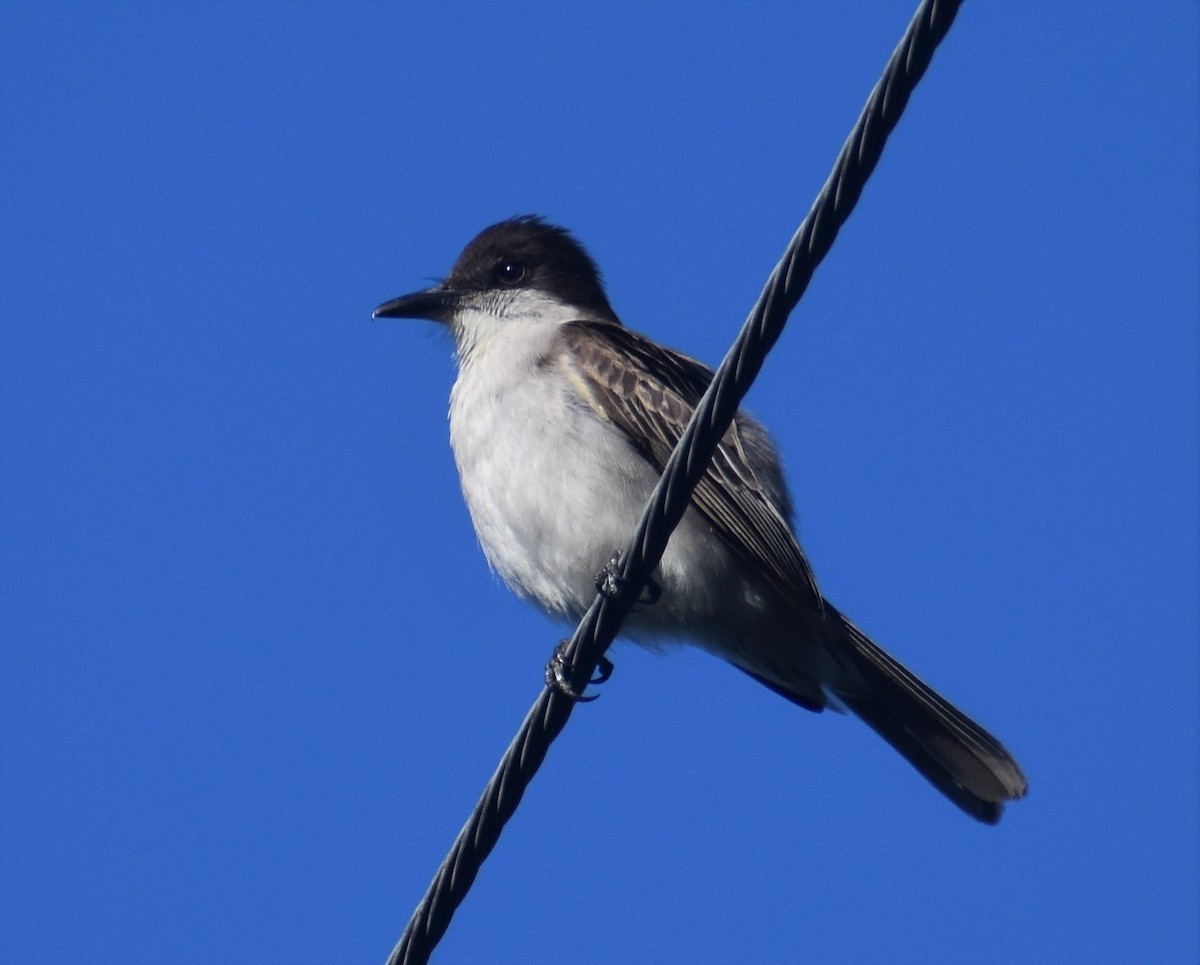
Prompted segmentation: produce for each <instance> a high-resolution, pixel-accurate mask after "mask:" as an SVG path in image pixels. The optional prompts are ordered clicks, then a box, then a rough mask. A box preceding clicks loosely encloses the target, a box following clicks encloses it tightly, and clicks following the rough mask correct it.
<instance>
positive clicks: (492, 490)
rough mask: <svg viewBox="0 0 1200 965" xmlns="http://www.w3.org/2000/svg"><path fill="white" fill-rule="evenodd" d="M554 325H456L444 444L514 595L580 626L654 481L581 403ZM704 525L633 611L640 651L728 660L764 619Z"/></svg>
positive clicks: (618, 436)
mask: <svg viewBox="0 0 1200 965" xmlns="http://www.w3.org/2000/svg"><path fill="white" fill-rule="evenodd" d="M559 322H560V320H559V319H554V318H542V319H536V318H531V317H529V316H525V317H522V318H519V319H518V318H513V317H510V318H508V319H504V320H498V319H497V318H496V317H495V316H493V315H481V316H478V317H475V318H472V317H469V316H468V317H465V318H463V319H460V320H459V322H458V325H459V326H460V327H461V331H460V332H458V333H457V334H458V340H459V347H460V351H459V355H460V358H459V375H458V380H457V381H456V382H455V385H454V389H453V391H452V393H451V396H450V442H451V447H452V448H453V450H454V457H455V460H456V462H457V463H458V470H459V475H460V477H461V481H462V487H463V494H464V496H465V497H466V501H467V506H468V508H469V509H470V512H471V518H472V520H473V522H474V525H475V532H476V534H477V535H478V538H479V542H480V544H481V546H482V547H483V551H484V553H485V554H486V556H487V558H488V561H489V563H490V564H491V566H492V567H493V568H494V569H495V570H496V572H497V573H499V574H500V576H501V577H502V578H503V579H504V581H505V582H506V583H507V584H508V585H509V587H511V588H512V589H513V591H514V592H516V593H517V594H518V595H520V596H522V597H524V598H526V599H529V600H531V601H533V602H535V603H537V604H538V605H539V606H541V607H542V608H543V609H545V610H547V611H549V612H551V613H553V614H556V615H560V616H563V617H566V618H568V619H571V620H574V619H578V617H579V616H580V615H582V613H583V611H584V610H585V609H586V608H587V607H588V606H589V605H590V604H591V601H592V599H593V598H594V597H595V594H596V575H597V574H598V573H599V572H600V571H601V570H602V569H603V567H604V566H605V564H606V563H607V562H608V561H609V559H610V558H611V557H612V555H613V553H614V552H617V551H619V550H623V549H624V548H625V547H626V545H627V544H628V542H629V539H630V537H631V536H632V534H633V530H634V526H635V525H636V523H637V520H638V519H639V517H640V515H641V512H642V509H643V507H644V506H645V503H646V500H647V498H648V497H649V495H650V492H651V490H652V489H653V487H654V485H655V483H656V482H657V481H658V474H657V472H655V471H654V469H653V468H652V467H651V466H650V465H649V464H648V463H647V462H646V461H645V460H644V459H643V458H642V457H641V456H640V455H638V454H637V453H636V451H635V450H634V449H633V448H632V447H631V446H630V444H629V443H628V441H627V440H626V439H625V437H624V436H623V435H622V433H621V432H619V431H618V430H617V429H616V428H615V427H614V426H612V425H611V424H610V423H608V422H606V421H604V420H603V419H602V418H601V417H600V416H598V415H597V414H596V413H595V412H594V410H592V409H591V408H590V407H589V406H588V405H587V403H586V402H584V401H583V399H582V397H581V394H580V393H579V391H578V390H577V389H576V383H575V381H574V379H575V378H577V376H574V375H573V372H572V370H571V365H570V359H569V356H567V355H566V354H565V349H564V348H563V347H562V345H561V343H559V342H558V340H557V339H556V331H557V327H558V324H559ZM742 571H743V568H742V567H740V566H739V565H737V563H736V561H735V560H734V559H733V558H732V556H731V554H730V552H729V550H728V548H727V547H726V545H725V544H724V543H723V542H722V541H721V540H720V539H718V538H717V537H716V535H715V534H714V533H713V532H712V529H711V527H710V526H709V525H708V524H707V522H706V521H705V520H704V519H703V518H702V517H701V516H700V515H699V514H698V513H696V512H694V511H689V513H688V515H687V516H685V518H684V521H683V523H682V525H681V526H680V527H679V528H678V529H677V530H676V531H675V534H674V535H673V536H672V538H671V542H670V544H669V546H668V549H667V553H666V554H665V555H664V557H663V560H662V563H661V564H660V568H659V571H658V572H657V573H656V574H655V580H656V581H657V582H658V583H659V585H660V587H661V589H662V596H661V599H660V600H659V602H657V603H656V604H655V605H653V606H650V607H645V608H643V609H641V610H640V612H638V613H636V614H633V615H631V618H630V619H629V620H628V621H627V623H626V628H627V632H628V634H629V635H631V636H633V637H634V638H635V639H638V640H639V641H640V642H653V641H655V640H658V639H661V638H664V637H668V638H679V637H690V638H692V639H693V640H695V642H697V643H700V644H701V645H706V646H708V647H710V648H711V649H716V650H719V651H722V652H727V651H728V650H729V648H730V645H731V644H732V643H733V641H731V640H730V639H729V633H728V631H729V630H730V629H731V628H732V627H734V626H736V627H737V628H738V629H739V630H740V631H741V632H740V633H739V634H738V635H739V636H741V635H743V634H744V633H745V631H746V630H747V629H748V628H749V627H750V626H752V625H753V624H754V623H756V622H757V620H755V619H754V617H755V616H756V615H759V616H761V615H762V612H763V610H764V608H765V607H766V605H767V604H766V601H765V600H764V599H763V587H762V586H760V585H756V584H754V583H752V582H751V581H748V580H747V579H746V577H745V576H744V575H743V572H742Z"/></svg>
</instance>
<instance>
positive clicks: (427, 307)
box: [374, 215, 617, 322]
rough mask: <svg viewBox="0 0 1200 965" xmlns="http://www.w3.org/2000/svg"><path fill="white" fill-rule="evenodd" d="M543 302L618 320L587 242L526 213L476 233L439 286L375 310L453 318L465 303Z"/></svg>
mask: <svg viewBox="0 0 1200 965" xmlns="http://www.w3.org/2000/svg"><path fill="white" fill-rule="evenodd" d="M522 296H524V297H522ZM537 301H543V302H547V303H556V304H558V305H560V306H565V307H569V308H570V309H572V310H574V312H575V313H576V314H577V315H578V316H579V317H580V318H590V319H597V320H604V321H611V322H616V321H617V317H616V315H615V314H614V313H613V310H612V307H611V306H610V305H609V303H608V297H607V296H606V295H605V293H604V286H603V284H602V283H601V281H600V271H599V269H598V268H597V267H596V263H595V262H594V261H592V258H591V256H590V255H589V254H588V253H587V251H586V250H584V247H583V245H581V244H580V243H579V242H578V241H576V240H575V238H574V237H573V236H572V235H571V233H570V232H569V231H567V230H566V229H565V228H560V227H558V226H557V225H552V224H549V223H547V222H546V221H545V220H543V219H542V218H540V217H538V216H536V215H523V216H521V217H518V218H510V219H509V220H507V221H501V222H499V223H498V224H494V225H492V226H491V227H489V228H485V229H484V230H483V231H481V232H480V233H479V234H478V235H476V236H475V238H474V239H473V240H472V241H471V243H470V244H468V245H467V247H466V248H464V249H463V252H462V254H461V255H459V256H458V260H457V261H456V262H455V263H454V266H453V267H452V268H451V269H450V273H449V274H448V275H447V276H446V278H445V279H444V280H443V281H442V282H441V283H440V284H439V285H435V286H434V287H433V288H430V289H428V290H426V291H423V292H415V293H414V294H412V295H405V296H403V297H402V298H397V299H394V300H393V301H390V302H387V303H385V304H383V305H380V306H379V307H378V308H377V309H375V313H374V314H375V317H376V318H381V317H382V318H430V319H433V320H435V321H442V322H449V321H451V320H452V319H453V317H454V316H455V314H456V312H458V311H459V310H461V309H462V308H463V307H464V305H470V306H474V307H481V306H491V307H494V308H495V309H496V310H497V311H498V312H499V311H500V310H502V309H503V308H504V307H505V306H512V307H514V308H519V307H520V306H530V305H532V304H534V303H535V302H537Z"/></svg>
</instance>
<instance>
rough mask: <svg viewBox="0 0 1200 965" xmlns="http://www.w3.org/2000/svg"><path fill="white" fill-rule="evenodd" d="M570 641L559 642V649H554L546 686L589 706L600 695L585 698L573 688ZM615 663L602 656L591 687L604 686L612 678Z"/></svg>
mask: <svg viewBox="0 0 1200 965" xmlns="http://www.w3.org/2000/svg"><path fill="white" fill-rule="evenodd" d="M569 642H570V641H568V640H562V641H559V644H558V646H557V647H555V648H554V656H553V657H551V658H550V662H549V663H548V664H546V686H547V687H549V688H550V689H552V690H557V691H558V692H559V693H560V694H562V695H563V696H564V697H568V698H570V699H571V700H574V701H576V702H577V703H581V704H589V703H591V702H592V701H593V700H595V699H596V698H597V697H599V696H600V695H599V694H593V695H592V696H590V697H587V696H584V695H583V694H581V693H580V692H579V691H577V690H576V689H575V688H574V687H572V686H571V681H570V679H568V677H567V659H566V657H567V644H568V643H569ZM612 672H613V663H612V661H611V660H609V659H608V657H605V656H603V655H601V657H600V660H599V661H598V662H597V664H596V676H594V677H593V678H592V679H591V680H589V681H588V684H589V685H594V684H602V683H604V682H605V681H606V680H608V678H609V677H611V676H612Z"/></svg>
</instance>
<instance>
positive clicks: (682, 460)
mask: <svg viewBox="0 0 1200 965" xmlns="http://www.w3.org/2000/svg"><path fill="white" fill-rule="evenodd" d="M961 5H962V0H924V2H922V3H921V5H920V7H918V9H917V12H916V14H915V16H914V17H913V20H912V22H911V23H910V24H909V26H908V29H907V30H906V31H905V34H904V37H903V39H902V40H901V41H900V44H899V46H897V48H896V50H895V51H894V52H893V54H892V56H891V59H890V60H889V61H888V65H887V67H886V68H885V70H884V73H883V76H882V77H881V78H880V79H879V82H878V83H877V84H876V85H875V88H874V90H872V92H871V96H870V97H869V98H868V100H867V103H866V106H865V107H864V108H863V110H862V113H861V114H860V115H859V117H858V120H857V121H856V122H855V125H854V129H853V130H852V131H851V132H850V136H849V138H847V140H846V143H845V144H844V145H843V146H842V150H841V152H840V153H839V155H838V158H837V161H836V162H835V164H834V167H833V170H832V172H831V173H830V175H829V178H828V180H826V182H825V185H824V186H823V187H822V189H821V192H820V194H819V195H818V196H817V200H816V201H815V202H814V203H813V206H812V208H811V209H810V210H809V212H808V215H807V216H806V217H805V218H804V221H803V223H802V224H801V225H800V227H799V229H798V230H797V231H796V234H795V235H794V236H793V238H792V240H791V242H790V243H789V244H788V247H787V251H786V252H785V253H784V256H783V258H782V260H781V261H780V262H779V264H778V265H776V266H775V269H774V271H772V272H771V276H770V278H769V279H768V280H767V283H766V286H765V287H764V289H763V292H762V294H761V295H759V297H758V301H757V302H756V303H755V305H754V308H753V309H752V310H751V312H750V316H749V318H747V320H746V323H745V325H744V326H743V327H742V330H741V332H740V333H739V335H738V337H737V340H736V341H735V342H734V344H733V346H732V347H731V348H730V350H729V352H728V353H727V354H726V356H725V359H724V361H722V362H721V366H720V368H719V369H718V370H717V373H716V375H715V377H714V378H713V381H712V384H711V385H710V386H709V388H708V391H707V392H705V393H704V396H703V398H701V400H700V402H699V404H698V405H697V407H696V411H695V413H693V415H692V419H691V421H690V422H689V423H688V426H687V429H686V430H685V431H684V433H683V436H682V437H681V438H680V440H679V444H678V445H677V446H676V447H675V451H674V452H673V453H672V455H671V458H670V460H668V462H667V465H666V468H665V469H664V470H663V474H662V478H661V479H660V480H659V482H658V485H657V486H656V487H655V489H654V492H653V494H652V495H651V497H650V500H649V502H648V504H647V506H646V509H645V512H644V513H643V514H642V518H641V521H640V522H639V523H638V527H637V530H636V532H635V534H634V537H633V540H632V541H631V543H630V546H629V548H628V549H627V550H626V551H625V553H624V554H622V557H621V563H620V577H619V579H617V580H616V581H615V586H614V588H613V591H612V592H609V593H599V594H597V596H596V599H595V600H594V601H593V602H592V605H591V607H589V609H588V611H587V613H586V614H584V617H583V619H582V620H581V621H580V623H579V626H578V627H577V628H576V630H575V633H574V635H573V636H572V637H571V639H570V641H569V642H568V643H567V645H566V648H565V649H564V650H563V664H564V667H565V670H566V675H567V677H568V679H569V680H570V683H571V686H572V687H573V688H574V689H575V690H576V691H577V692H579V691H582V689H583V688H584V687H585V686H586V685H587V682H588V680H589V679H590V678H591V676H592V674H593V673H594V672H595V670H596V666H597V664H598V663H599V660H600V658H601V657H602V656H603V655H604V651H605V650H606V649H607V648H608V646H609V644H611V643H612V641H613V638H614V637H615V636H616V635H617V632H618V630H619V629H620V626H621V621H622V620H623V619H624V618H625V615H626V614H627V613H628V612H629V609H630V607H631V606H632V605H633V604H634V603H635V602H636V600H637V597H638V595H639V594H640V593H641V591H642V587H643V586H644V584H645V582H646V580H647V578H648V577H649V575H650V574H651V573H652V572H653V571H654V568H655V567H656V566H657V565H658V562H659V559H660V558H661V557H662V554H663V552H664V550H665V549H666V546H667V540H668V539H669V538H670V535H671V532H672V531H673V530H674V529H675V527H676V526H677V525H678V524H679V521H680V520H681V519H682V518H683V514H684V512H685V510H686V509H687V506H688V503H689V501H690V499H691V494H692V490H693V489H695V487H696V484H697V483H698V482H699V481H700V478H701V477H702V476H703V475H704V471H705V469H706V468H707V466H708V463H709V460H710V459H711V458H712V455H713V452H714V451H715V450H716V448H717V444H718V443H719V442H720V440H721V438H722V437H723V436H724V434H725V431H726V429H728V428H729V425H730V423H731V422H732V421H733V417H734V415H735V414H736V412H737V410H738V406H739V405H740V404H741V401H742V399H743V398H744V397H745V395H746V393H747V392H748V391H749V390H750V386H751V384H752V383H753V382H754V379H755V377H756V376H757V375H758V373H759V370H760V369H761V368H762V365H763V362H764V360H765V359H766V355H767V352H769V351H770V350H771V348H772V346H774V344H775V342H776V341H778V339H779V336H780V334H781V333H782V331H783V326H784V324H785V323H786V322H787V317H788V314H789V313H790V312H791V310H792V309H793V308H794V307H795V306H796V303H797V302H799V300H800V297H801V296H802V295H803V294H804V290H805V289H806V288H807V287H808V283H809V281H810V280H811V278H812V275H813V272H814V271H815V270H816V267H817V265H818V264H820V262H821V260H822V259H823V258H824V257H825V255H826V254H827V253H828V251H829V249H830V248H831V247H832V245H833V242H834V239H835V238H836V237H837V234H838V231H839V230H840V229H841V227H842V225H843V224H845V222H846V219H847V218H848V217H849V216H850V212H851V211H852V210H853V209H854V205H855V204H856V203H857V201H858V198H859V196H860V195H861V194H862V190H863V186H864V185H865V184H866V181H867V178H868V177H870V175H871V172H872V171H874V170H875V165H876V164H878V163H879V159H880V157H881V156H882V154H883V148H884V146H885V144H886V143H887V138H888V136H889V135H890V134H891V132H892V130H893V128H895V126H896V123H897V122H898V121H899V119H900V115H901V114H902V113H903V111H904V108H905V105H907V103H908V99H909V96H910V95H911V94H912V92H913V90H914V89H915V88H916V86H917V83H918V82H919V81H920V79H921V77H922V76H923V75H924V73H925V70H926V68H928V66H929V62H930V60H931V59H932V57H933V52H934V50H936V49H937V46H938V45H939V44H940V43H941V42H942V40H943V39H944V38H945V36H946V34H947V32H948V31H949V30H950V26H951V24H952V23H953V22H954V17H955V15H956V14H957V13H958V8H959V7H960V6H961ZM574 708H575V701H574V700H572V699H570V698H569V697H566V696H564V695H563V694H562V693H560V692H559V691H558V690H557V689H554V688H552V687H549V686H548V687H546V688H545V689H544V690H543V691H542V693H541V695H540V696H539V697H538V699H537V701H536V702H535V703H534V705H533V707H532V708H531V709H530V711H529V713H528V715H526V717H525V720H524V722H523V723H522V724H521V727H520V730H519V731H518V732H517V736H516V737H515V738H513V742H512V743H511V744H510V745H509V747H508V750H507V751H505V753H504V757H503V758H502V759H501V761H500V765H499V767H498V768H497V770H496V773H495V774H493V775H492V779H491V780H490V781H489V782H488V785H487V787H486V788H485V789H484V792H483V795H482V797H481V798H480V799H479V802H478V803H477V804H476V806H475V809H474V811H473V812H472V813H471V816H470V818H469V819H468V820H467V823H466V824H465V825H464V826H463V829H462V830H461V831H460V832H459V834H458V838H457V839H456V840H455V842H454V845H453V847H452V848H451V850H450V853H449V854H448V855H447V856H446V858H445V860H444V861H443V862H442V865H441V867H440V868H439V869H438V872H437V875H436V876H435V877H434V879H433V882H432V884H430V886H429V889H428V891H426V893H425V896H424V897H423V898H422V899H421V903H420V904H419V905H418V906H417V908H416V910H415V911H414V912H413V916H412V918H411V919H410V920H409V923H408V926H407V928H406V929H405V931H404V934H403V936H402V937H401V938H400V941H399V942H398V943H397V945H396V947H395V948H394V949H393V950H392V953H391V955H390V956H389V957H388V965H421V963H424V962H427V961H428V960H429V956H430V955H431V954H432V952H433V949H434V948H435V947H436V946H437V943H438V942H439V941H440V940H441V938H442V936H443V935H444V934H445V932H446V929H447V928H448V927H449V925H450V919H451V918H452V917H453V915H454V912H455V910H456V909H457V908H458V906H459V904H460V903H461V902H462V900H463V898H465V897H466V894H467V892H468V891H469V890H470V887H471V884H472V883H473V882H474V880H475V876H476V875H477V874H478V873H479V869H480V867H481V866H482V864H483V862H484V860H485V859H486V858H487V856H488V855H489V854H490V853H491V850H492V848H493V847H495V845H496V842H497V841H498V840H499V838H500V832H501V831H502V830H503V828H504V825H505V824H506V823H507V822H508V819H509V818H510V817H512V815H513V814H514V813H515V811H516V809H517V805H518V804H520V802H521V798H522V796H523V795H524V793H525V788H526V787H527V786H528V785H529V782H530V781H531V780H532V779H533V776H534V774H536V773H537V770H538V768H539V767H540V766H541V763H542V761H543V760H544V759H545V757H546V752H547V751H548V750H549V748H550V744H551V742H552V741H553V740H554V738H555V737H557V736H558V734H559V732H560V731H561V730H562V729H563V727H565V726H566V723H567V720H568V718H569V717H570V716H571V711H572V710H573V709H574Z"/></svg>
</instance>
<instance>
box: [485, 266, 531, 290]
mask: <svg viewBox="0 0 1200 965" xmlns="http://www.w3.org/2000/svg"><path fill="white" fill-rule="evenodd" d="M492 274H493V276H494V277H495V279H496V281H497V282H499V283H500V284H501V285H509V286H511V285H519V284H520V283H521V282H522V281H523V280H524V278H525V274H526V269H525V266H524V265H522V264H521V263H520V262H519V261H501V262H498V263H497V264H496V267H495V268H494V269H493V270H492Z"/></svg>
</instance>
